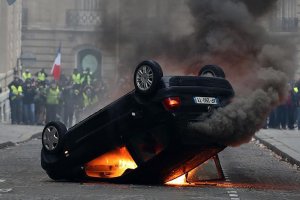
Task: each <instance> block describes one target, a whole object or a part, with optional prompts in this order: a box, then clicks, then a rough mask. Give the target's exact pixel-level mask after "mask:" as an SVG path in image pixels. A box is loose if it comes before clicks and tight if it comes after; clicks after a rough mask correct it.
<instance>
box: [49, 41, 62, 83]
mask: <svg viewBox="0 0 300 200" xmlns="http://www.w3.org/2000/svg"><path fill="white" fill-rule="evenodd" d="M60 47H61V45H59V48H58V49H57V53H56V57H55V60H54V63H53V66H52V69H51V74H52V76H53V78H54V80H56V81H58V80H59V78H60V71H61V69H60V67H61V52H60Z"/></svg>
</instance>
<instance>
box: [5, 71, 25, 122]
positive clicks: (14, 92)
mask: <svg viewBox="0 0 300 200" xmlns="http://www.w3.org/2000/svg"><path fill="white" fill-rule="evenodd" d="M8 88H9V103H10V110H11V122H12V124H21V123H22V118H23V108H22V107H23V81H22V80H21V79H20V78H19V77H18V76H14V80H13V81H12V82H11V83H10V84H9V85H8Z"/></svg>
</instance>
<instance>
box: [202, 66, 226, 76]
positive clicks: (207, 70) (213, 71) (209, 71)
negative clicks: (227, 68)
mask: <svg viewBox="0 0 300 200" xmlns="http://www.w3.org/2000/svg"><path fill="white" fill-rule="evenodd" d="M198 76H211V77H218V78H225V73H224V71H223V69H222V68H221V67H219V66H218V65H205V66H204V67H202V68H201V70H200V71H199V73H198Z"/></svg>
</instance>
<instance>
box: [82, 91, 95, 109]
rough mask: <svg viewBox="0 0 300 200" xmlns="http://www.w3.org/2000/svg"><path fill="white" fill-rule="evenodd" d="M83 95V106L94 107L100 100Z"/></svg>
mask: <svg viewBox="0 0 300 200" xmlns="http://www.w3.org/2000/svg"><path fill="white" fill-rule="evenodd" d="M82 95H83V106H84V107H87V106H89V105H93V104H95V103H96V102H97V100H98V98H97V96H95V97H94V98H89V97H88V96H87V95H86V94H85V93H83V94H82Z"/></svg>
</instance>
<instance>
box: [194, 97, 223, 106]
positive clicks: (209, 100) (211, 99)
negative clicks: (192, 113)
mask: <svg viewBox="0 0 300 200" xmlns="http://www.w3.org/2000/svg"><path fill="white" fill-rule="evenodd" d="M194 101H195V103H197V104H210V105H215V104H218V100H217V99H216V98H214V97H194Z"/></svg>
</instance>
